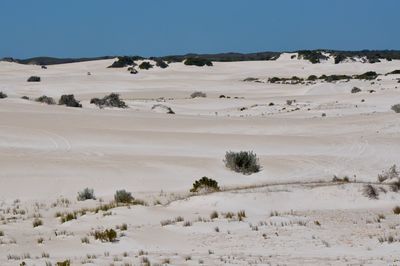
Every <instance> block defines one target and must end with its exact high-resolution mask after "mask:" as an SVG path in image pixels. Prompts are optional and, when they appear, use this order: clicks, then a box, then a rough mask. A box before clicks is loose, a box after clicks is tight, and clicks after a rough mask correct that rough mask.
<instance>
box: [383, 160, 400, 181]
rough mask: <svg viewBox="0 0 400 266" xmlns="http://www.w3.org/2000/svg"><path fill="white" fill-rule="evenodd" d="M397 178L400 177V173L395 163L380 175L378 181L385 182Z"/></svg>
mask: <svg viewBox="0 0 400 266" xmlns="http://www.w3.org/2000/svg"><path fill="white" fill-rule="evenodd" d="M395 178H400V173H399V171H398V170H397V166H396V165H395V164H394V165H392V166H391V167H390V168H389V169H388V170H386V171H383V172H382V174H379V175H378V181H379V182H381V183H382V182H384V181H386V180H392V179H395Z"/></svg>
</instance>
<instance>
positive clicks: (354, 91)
mask: <svg viewBox="0 0 400 266" xmlns="http://www.w3.org/2000/svg"><path fill="white" fill-rule="evenodd" d="M359 92H361V89H360V88H357V87H353V88H352V89H351V93H359Z"/></svg>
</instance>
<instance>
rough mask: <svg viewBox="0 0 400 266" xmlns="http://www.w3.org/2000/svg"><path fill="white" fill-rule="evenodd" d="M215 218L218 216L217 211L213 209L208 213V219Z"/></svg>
mask: <svg viewBox="0 0 400 266" xmlns="http://www.w3.org/2000/svg"><path fill="white" fill-rule="evenodd" d="M217 218H218V212H217V211H213V212H212V213H211V214H210V219H211V220H212V219H217Z"/></svg>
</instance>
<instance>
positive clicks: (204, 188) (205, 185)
mask: <svg viewBox="0 0 400 266" xmlns="http://www.w3.org/2000/svg"><path fill="white" fill-rule="evenodd" d="M219 190H220V188H219V186H218V182H217V181H215V180H214V179H211V178H208V177H206V176H203V177H202V178H200V179H199V180H196V181H195V182H194V183H193V188H192V189H191V190H190V192H214V191H219Z"/></svg>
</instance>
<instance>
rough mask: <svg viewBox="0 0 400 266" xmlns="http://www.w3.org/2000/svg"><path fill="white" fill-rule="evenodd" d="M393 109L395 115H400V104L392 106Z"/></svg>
mask: <svg viewBox="0 0 400 266" xmlns="http://www.w3.org/2000/svg"><path fill="white" fill-rule="evenodd" d="M391 109H392V110H393V111H394V112H395V113H400V103H398V104H395V105H392V107H391Z"/></svg>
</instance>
